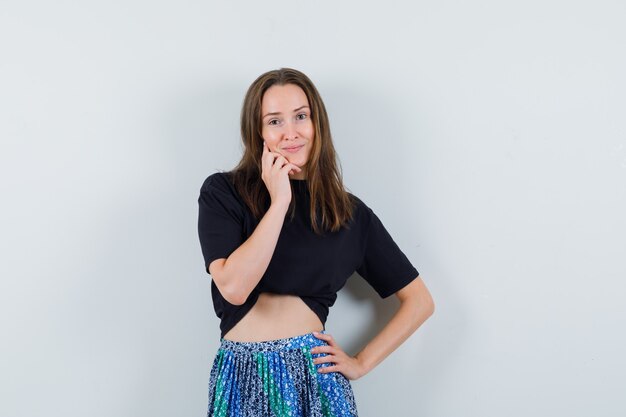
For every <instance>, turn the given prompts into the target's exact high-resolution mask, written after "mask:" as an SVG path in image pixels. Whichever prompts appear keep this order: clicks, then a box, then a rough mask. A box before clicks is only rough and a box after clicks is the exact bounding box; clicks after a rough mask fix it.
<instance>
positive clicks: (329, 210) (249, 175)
mask: <svg viewBox="0 0 626 417" xmlns="http://www.w3.org/2000/svg"><path fill="white" fill-rule="evenodd" d="M285 84H294V85H297V86H299V87H300V88H302V90H303V91H304V93H305V94H306V97H307V99H308V101H309V107H310V109H311V119H312V122H313V128H314V135H315V137H314V140H313V148H312V149H311V152H310V154H309V159H308V160H307V171H306V173H307V178H306V182H307V185H308V189H309V195H310V196H311V199H310V201H311V202H310V209H311V226H312V228H313V230H314V232H315V233H316V234H318V235H319V234H322V229H323V230H330V231H332V232H334V231H337V230H339V229H340V228H341V227H342V226H346V227H348V224H347V223H348V221H349V220H351V219H352V216H353V212H354V208H355V207H356V200H355V199H354V198H353V196H352V194H350V193H349V192H348V191H346V189H345V188H344V185H343V179H342V175H341V170H340V169H339V166H340V164H339V163H338V157H337V154H336V152H335V147H334V146H333V141H332V136H331V134H330V125H329V121H328V115H327V114H326V107H325V106H324V102H323V101H322V98H321V97H320V94H319V93H318V91H317V89H316V88H315V86H314V85H313V83H312V82H311V80H310V79H309V77H307V76H306V75H305V74H303V73H302V72H300V71H298V70H295V69H293V68H280V69H278V70H272V71H268V72H266V73H264V74H261V75H260V76H259V77H258V78H257V79H256V80H254V82H253V83H252V84H251V85H250V87H249V88H248V91H247V93H246V96H245V98H244V101H243V106H242V109H241V140H242V141H243V147H244V151H243V156H242V158H241V161H240V162H239V164H238V165H237V166H236V167H235V168H233V169H232V170H231V171H229V172H228V174H230V175H231V178H232V181H233V184H234V186H235V188H236V189H237V191H238V192H239V194H240V195H241V197H242V198H243V200H244V202H245V203H246V204H247V206H248V207H249V208H250V210H251V211H252V214H253V215H254V216H255V218H256V219H260V218H261V217H262V216H263V215H264V214H265V212H266V211H267V209H268V208H269V205H270V203H271V198H270V195H269V192H268V191H267V187H266V186H265V183H264V182H263V180H262V178H261V172H262V170H261V155H262V154H263V137H262V135H261V129H262V127H261V102H262V100H263V95H264V94H265V91H267V89H268V88H270V87H271V86H273V85H280V86H282V85H285ZM291 191H292V196H294V195H295V194H294V189H293V184H292V190H291ZM294 210H295V199H294V198H292V199H291V202H290V203H289V211H290V213H291V216H292V218H293V216H294ZM318 216H319V218H320V219H321V227H320V225H319V224H318Z"/></svg>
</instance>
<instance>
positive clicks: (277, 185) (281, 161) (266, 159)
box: [261, 141, 302, 205]
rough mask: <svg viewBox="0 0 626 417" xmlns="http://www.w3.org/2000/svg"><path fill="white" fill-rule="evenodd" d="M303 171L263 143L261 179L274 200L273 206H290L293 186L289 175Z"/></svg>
mask: <svg viewBox="0 0 626 417" xmlns="http://www.w3.org/2000/svg"><path fill="white" fill-rule="evenodd" d="M294 170H297V171H298V172H301V171H302V169H301V168H300V167H299V166H297V165H294V164H292V163H291V162H289V161H288V160H287V158H285V157H284V156H282V155H281V154H279V153H277V152H272V151H270V150H269V148H268V146H267V143H265V141H263V154H262V155H261V178H262V179H263V182H264V183H265V186H266V187H267V190H268V191H269V193H270V197H271V199H272V204H274V203H282V204H287V205H288V204H289V202H290V201H291V185H290V184H289V174H291V173H292V172H294Z"/></svg>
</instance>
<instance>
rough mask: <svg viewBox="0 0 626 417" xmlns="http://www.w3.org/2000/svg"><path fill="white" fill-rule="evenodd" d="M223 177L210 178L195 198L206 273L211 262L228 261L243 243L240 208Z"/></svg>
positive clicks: (242, 215) (242, 219)
mask: <svg viewBox="0 0 626 417" xmlns="http://www.w3.org/2000/svg"><path fill="white" fill-rule="evenodd" d="M223 175H224V174H223V173H215V174H212V175H210V176H209V177H208V178H207V179H206V180H205V181H204V183H203V184H202V187H201V189H200V196H199V197H198V236H199V238H200V246H201V248H202V255H203V257H204V265H205V270H206V272H207V273H210V272H209V265H210V264H211V262H213V261H214V260H215V259H219V258H227V257H228V256H229V255H230V254H231V253H233V252H234V251H235V249H237V248H238V247H239V246H240V245H241V244H242V243H243V242H244V241H245V238H244V228H243V223H244V208H243V204H242V203H241V202H240V201H239V200H238V199H237V197H236V196H235V195H234V194H233V193H234V190H233V189H231V187H229V185H228V184H227V183H226V181H227V179H226V178H225V177H224V176H223Z"/></svg>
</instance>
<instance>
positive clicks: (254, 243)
mask: <svg viewBox="0 0 626 417" xmlns="http://www.w3.org/2000/svg"><path fill="white" fill-rule="evenodd" d="M288 208H289V205H288V204H274V203H272V204H271V205H270V207H269V209H268V210H267V212H266V213H265V214H264V215H263V218H261V221H260V222H259V224H258V225H257V226H256V228H255V229H254V232H252V234H251V235H250V237H248V239H247V240H246V241H245V242H244V243H242V244H241V246H239V247H238V248H237V249H236V250H235V251H234V252H233V253H231V254H230V256H229V257H228V258H227V259H226V261H225V262H224V266H223V268H222V270H221V274H220V281H221V282H222V287H223V289H224V291H225V292H226V293H228V294H229V295H230V297H229V298H230V299H231V301H229V302H231V303H233V304H243V303H244V302H245V301H246V299H247V298H248V295H250V293H251V292H252V290H253V289H254V287H256V285H257V284H258V283H259V281H260V280H261V277H262V276H263V274H264V273H265V271H266V270H267V267H268V265H269V263H270V260H271V259H272V255H273V254H274V250H275V249H276V243H277V242H278V236H279V235H280V231H281V229H282V227H283V222H284V220H285V214H286V213H287V209H288Z"/></svg>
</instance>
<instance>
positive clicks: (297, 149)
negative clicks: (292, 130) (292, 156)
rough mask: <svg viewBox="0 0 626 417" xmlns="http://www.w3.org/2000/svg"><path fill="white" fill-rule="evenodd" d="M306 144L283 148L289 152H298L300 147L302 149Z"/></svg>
mask: <svg viewBox="0 0 626 417" xmlns="http://www.w3.org/2000/svg"><path fill="white" fill-rule="evenodd" d="M303 146H304V145H300V146H298V147H297V148H283V149H284V150H286V151H287V152H289V153H296V152H298V151H299V150H300V149H302V147H303Z"/></svg>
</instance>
